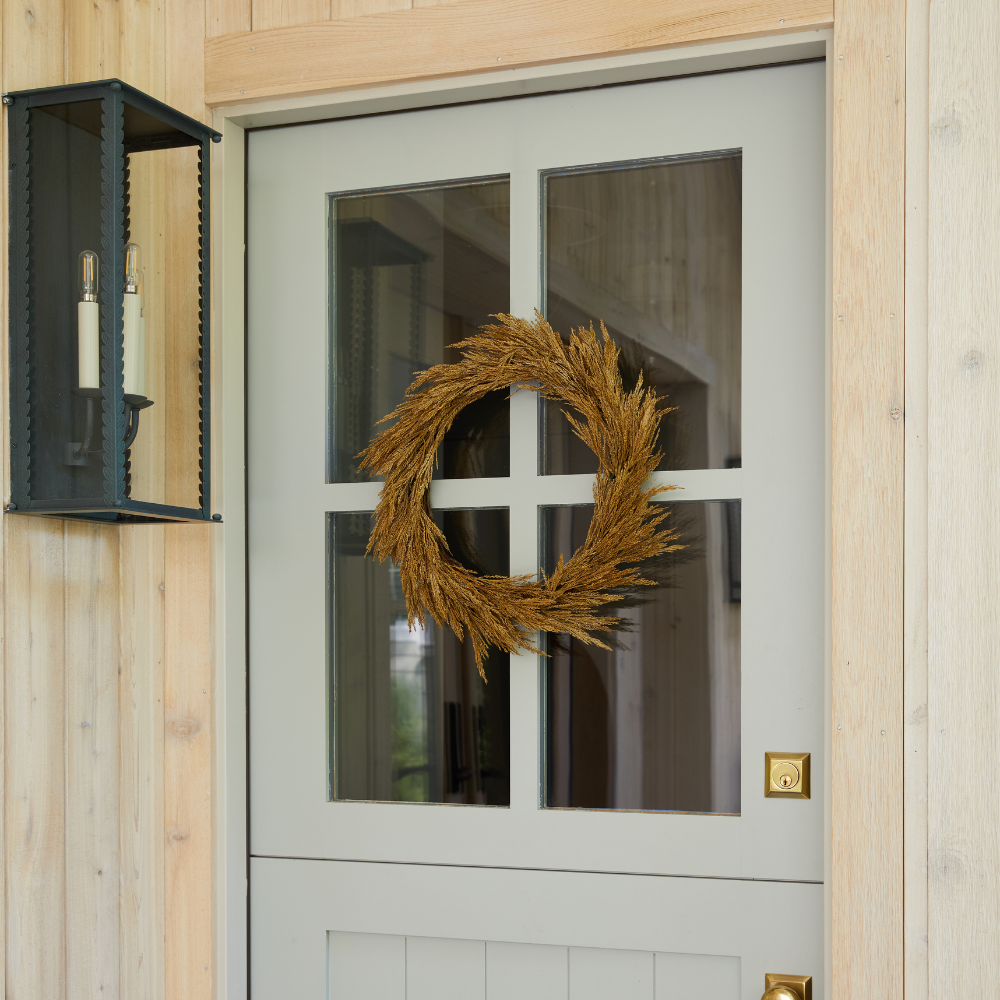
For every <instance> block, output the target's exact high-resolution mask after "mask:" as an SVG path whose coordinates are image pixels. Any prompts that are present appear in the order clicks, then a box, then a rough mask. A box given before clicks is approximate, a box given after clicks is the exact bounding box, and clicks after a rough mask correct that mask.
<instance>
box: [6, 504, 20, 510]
mask: <svg viewBox="0 0 1000 1000" xmlns="http://www.w3.org/2000/svg"><path fill="white" fill-rule="evenodd" d="M4 510H17V504H16V503H9V504H7V506H6V507H4Z"/></svg>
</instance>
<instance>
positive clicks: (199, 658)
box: [164, 0, 214, 1000]
mask: <svg viewBox="0 0 1000 1000" xmlns="http://www.w3.org/2000/svg"><path fill="white" fill-rule="evenodd" d="M204 19H205V4H204V0H177V2H175V3H172V4H171V5H170V7H169V9H168V11H167V21H166V53H167V65H168V66H169V67H170V73H169V75H168V78H167V102H168V103H169V104H170V105H171V106H173V107H176V108H179V109H180V110H181V111H183V112H185V113H186V114H189V115H191V117H193V118H197V119H199V120H202V121H204V120H205V118H206V108H205V83H204V80H205V76H204V73H205V35H204V32H203V31H202V30H201V27H200V25H201V24H203V23H204ZM209 169H210V166H209V164H207V163H206V164H205V171H206V174H207V172H208V171H209ZM192 184H193V178H192V177H191V176H190V175H184V174H182V173H180V172H179V171H174V172H172V173H170V174H168V177H167V189H166V209H167V215H168V218H171V219H174V220H176V229H175V232H176V233H177V234H178V237H180V238H171V239H168V244H167V255H166V266H167V273H166V288H167V300H168V303H170V305H171V307H172V308H173V309H175V310H176V312H175V318H174V319H173V320H170V321H169V323H168V336H167V351H168V352H173V353H172V356H168V359H167V360H168V365H167V370H168V381H167V392H168V393H169V394H170V395H171V398H172V407H171V409H170V410H169V411H168V413H167V423H166V437H167V476H168V479H169V478H171V477H172V478H173V480H174V481H175V487H176V482H177V481H179V480H180V479H181V477H187V476H189V475H190V474H191V471H192V470H191V467H190V465H189V463H188V462H187V460H186V458H185V457H184V449H188V448H190V447H191V443H192V442H193V441H196V440H197V435H198V428H197V424H196V414H197V398H196V397H195V396H193V395H192V392H193V389H194V386H195V383H194V380H193V379H191V378H190V373H192V372H194V371H195V370H196V366H197V357H196V354H195V353H194V352H195V351H196V344H195V336H196V331H194V330H192V329H190V327H189V320H188V319H186V318H185V317H189V316H191V315H193V312H192V310H190V309H188V308H186V307H185V306H186V304H188V303H192V304H193V303H194V301H195V298H196V296H197V294H198V282H197V244H196V243H195V241H194V240H193V239H188V238H186V237H188V236H190V235H191V234H192V233H193V232H194V231H195V227H196V225H197V212H198V207H197V205H196V204H195V202H194V198H193V195H194V191H193V188H192ZM205 294H206V295H207V294H208V289H207V288H206V289H205ZM184 324H188V325H184ZM185 373H187V374H185ZM189 488H190V489H192V490H195V491H196V484H195V483H193V482H192V484H191V486H190V487H189ZM213 530H214V526H208V525H205V526H179V525H178V526H171V527H168V528H167V529H166V536H165V537H166V556H165V576H164V579H165V581H166V594H167V604H166V661H165V693H166V698H165V706H164V708H165V726H166V734H165V743H164V809H165V823H166V826H165V831H166V848H165V850H166V865H167V872H166V887H167V897H166V908H165V913H164V927H165V935H166V956H167V958H166V963H167V964H166V968H167V994H168V996H171V997H175V996H176V997H185V998H186V1000H187V998H190V1000H209V998H210V997H211V995H212V984H213V979H214V970H213V963H212V957H213V947H212V802H211V787H212V712H211V705H212V683H211V655H212V641H211V613H212V546H213V543H214V536H213V534H212V532H213Z"/></svg>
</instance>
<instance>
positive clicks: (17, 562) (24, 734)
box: [3, 515, 66, 1000]
mask: <svg viewBox="0 0 1000 1000" xmlns="http://www.w3.org/2000/svg"><path fill="white" fill-rule="evenodd" d="M3 526H4V529H5V530H4V535H5V545H4V550H5V551H4V556H5V566H4V570H5V571H4V603H5V613H4V618H5V621H6V641H5V643H4V645H5V647H6V662H5V667H6V689H7V690H6V706H5V713H4V714H5V717H6V723H7V729H6V732H5V734H4V736H5V745H6V765H7V767H6V783H7V787H6V803H5V817H4V818H5V825H6V832H7V845H6V846H7V859H6V860H7V992H6V997H7V1000H61V998H63V997H64V996H65V994H66V966H65V954H66V922H65V918H66V885H65V874H66V837H65V833H66V808H65V798H64V797H65V789H66V784H65V760H64V754H65V749H64V741H65V634H64V629H63V605H64V599H65V583H64V581H65V564H64V553H63V525H62V522H61V521H58V520H51V521H50V520H43V519H41V518H29V517H17V516H10V515H7V516H5V517H4V519H3Z"/></svg>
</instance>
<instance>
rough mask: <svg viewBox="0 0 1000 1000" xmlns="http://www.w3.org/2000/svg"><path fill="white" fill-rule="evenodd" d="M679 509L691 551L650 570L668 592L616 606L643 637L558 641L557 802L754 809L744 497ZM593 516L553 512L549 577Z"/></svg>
mask: <svg viewBox="0 0 1000 1000" xmlns="http://www.w3.org/2000/svg"><path fill="white" fill-rule="evenodd" d="M666 506H667V507H669V509H670V515H669V517H668V520H667V523H668V524H670V525H672V526H674V527H676V528H678V529H680V530H681V532H682V535H681V540H682V542H683V544H684V545H685V548H684V549H682V550H681V551H679V552H677V553H672V554H668V555H667V556H665V557H663V558H662V559H661V560H659V561H652V562H651V563H647V564H646V565H645V567H644V571H645V572H646V574H647V575H648V576H652V577H653V578H654V579H656V580H657V581H658V582H659V583H660V586H657V587H655V588H654V587H648V588H638V589H637V594H635V595H627V599H626V600H625V601H623V602H620V603H615V604H612V605H610V606H609V608H608V610H609V611H610V612H611V613H616V614H618V615H619V616H620V617H622V618H626V619H628V620H629V621H630V622H631V631H629V632H623V633H618V634H617V635H613V636H612V639H611V642H612V643H613V645H614V646H615V648H613V649H610V650H603V649H600V648H599V647H597V646H592V645H588V644H585V643H582V642H580V641H579V640H577V639H574V638H573V637H571V636H568V635H549V636H548V637H547V651H548V653H549V656H550V658H549V659H547V660H545V664H546V666H545V783H544V785H545V803H546V805H548V806H561V807H581V808H589V809H663V810H675V811H682V812H711V813H738V812H739V811H740V503H739V501H728V502H726V501H712V502H685V503H671V504H667V505H666ZM593 510H594V508H593V506H592V505H586V506H575V507H546V508H543V509H542V524H543V549H544V564H545V568H546V570H547V571H548V572H551V571H552V569H553V568H554V567H555V565H556V564H557V563H558V560H559V556H560V554H562V555H564V556H565V557H567V558H568V557H569V555H570V554H571V553H572V552H574V551H575V550H576V549H577V548H579V546H580V545H582V544H583V542H584V540H585V539H586V536H587V529H588V528H589V526H590V520H591V517H592V516H593ZM601 637H602V638H605V634H603V633H602V635H601Z"/></svg>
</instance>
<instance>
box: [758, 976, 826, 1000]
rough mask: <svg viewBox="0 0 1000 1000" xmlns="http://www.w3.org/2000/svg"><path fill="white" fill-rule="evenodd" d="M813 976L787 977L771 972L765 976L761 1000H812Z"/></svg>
mask: <svg viewBox="0 0 1000 1000" xmlns="http://www.w3.org/2000/svg"><path fill="white" fill-rule="evenodd" d="M812 994H813V989H812V976H787V975H779V974H777V973H775V972H769V973H767V975H766V976H764V995H763V996H762V997H761V998H760V1000H812Z"/></svg>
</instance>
